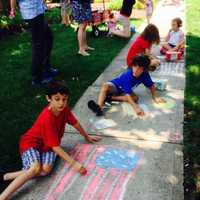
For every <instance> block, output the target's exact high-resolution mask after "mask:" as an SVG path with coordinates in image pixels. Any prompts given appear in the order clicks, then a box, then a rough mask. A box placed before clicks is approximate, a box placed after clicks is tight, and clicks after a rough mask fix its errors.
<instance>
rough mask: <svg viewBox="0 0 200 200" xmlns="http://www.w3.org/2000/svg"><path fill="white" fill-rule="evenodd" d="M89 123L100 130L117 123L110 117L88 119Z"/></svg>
mask: <svg viewBox="0 0 200 200" xmlns="http://www.w3.org/2000/svg"><path fill="white" fill-rule="evenodd" d="M90 123H91V124H92V128H93V129H94V130H102V129H106V128H111V127H114V126H116V125H117V123H116V122H114V121H113V120H112V119H105V118H102V119H99V120H97V121H94V119H90Z"/></svg>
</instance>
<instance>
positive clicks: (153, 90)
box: [149, 85, 166, 103]
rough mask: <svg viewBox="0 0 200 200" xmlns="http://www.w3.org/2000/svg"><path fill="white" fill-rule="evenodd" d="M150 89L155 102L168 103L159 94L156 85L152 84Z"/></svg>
mask: <svg viewBox="0 0 200 200" xmlns="http://www.w3.org/2000/svg"><path fill="white" fill-rule="evenodd" d="M149 89H150V91H151V95H152V99H153V101H154V102H155V103H166V101H165V100H164V99H163V98H161V97H158V96H157V92H156V87H155V85H153V86H151V87H150V88H149Z"/></svg>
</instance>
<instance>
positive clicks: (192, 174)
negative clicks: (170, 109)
mask: <svg viewBox="0 0 200 200" xmlns="http://www.w3.org/2000/svg"><path fill="white" fill-rule="evenodd" d="M198 3H199V1H198V0H186V23H187V54H186V90H185V123H184V156H185V159H184V160H185V163H184V168H185V169H184V170H185V174H184V175H185V177H184V178H185V182H184V186H185V199H186V200H189V199H190V200H194V199H196V200H197V199H199V198H200V136H199V133H200V81H199V80H200V57H199V50H200V30H199V28H198V27H200V21H197V20H196V19H199V17H200V12H199V9H200V7H199V6H198Z"/></svg>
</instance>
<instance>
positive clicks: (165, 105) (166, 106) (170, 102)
mask: <svg viewBox="0 0 200 200" xmlns="http://www.w3.org/2000/svg"><path fill="white" fill-rule="evenodd" d="M164 99H165V100H166V103H153V106H154V107H155V108H159V109H172V108H174V107H175V106H176V102H175V101H174V100H173V99H171V98H169V97H164Z"/></svg>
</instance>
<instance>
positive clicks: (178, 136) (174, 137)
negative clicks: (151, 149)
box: [160, 131, 183, 142]
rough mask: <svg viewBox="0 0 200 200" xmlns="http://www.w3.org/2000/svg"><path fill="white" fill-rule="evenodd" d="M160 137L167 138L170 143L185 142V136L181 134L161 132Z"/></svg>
mask: <svg viewBox="0 0 200 200" xmlns="http://www.w3.org/2000/svg"><path fill="white" fill-rule="evenodd" d="M160 135H161V136H163V137H165V138H167V139H168V140H169V142H180V141H182V140H183V135H182V134H181V133H172V132H169V131H166V132H161V134H160Z"/></svg>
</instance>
